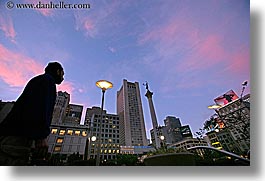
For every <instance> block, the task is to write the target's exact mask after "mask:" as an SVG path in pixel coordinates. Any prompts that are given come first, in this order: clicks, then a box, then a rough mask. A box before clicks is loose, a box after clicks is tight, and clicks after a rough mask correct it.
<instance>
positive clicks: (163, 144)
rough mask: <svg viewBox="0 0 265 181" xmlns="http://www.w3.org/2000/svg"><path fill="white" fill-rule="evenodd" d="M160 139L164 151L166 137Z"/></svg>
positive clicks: (161, 136)
mask: <svg viewBox="0 0 265 181" xmlns="http://www.w3.org/2000/svg"><path fill="white" fill-rule="evenodd" d="M159 138H160V140H161V147H162V149H164V148H165V142H164V140H165V136H163V135H160V136H159Z"/></svg>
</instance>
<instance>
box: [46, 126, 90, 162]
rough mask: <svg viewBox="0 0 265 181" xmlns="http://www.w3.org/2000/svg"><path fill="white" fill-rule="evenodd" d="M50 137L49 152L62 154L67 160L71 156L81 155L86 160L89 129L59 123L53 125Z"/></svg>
mask: <svg viewBox="0 0 265 181" xmlns="http://www.w3.org/2000/svg"><path fill="white" fill-rule="evenodd" d="M50 128H51V133H50V135H49V136H48V138H47V140H48V145H49V149H48V152H49V153H51V154H61V155H62V156H63V157H64V158H65V159H66V158H67V157H68V156H70V155H71V154H77V153H78V154H79V155H80V156H82V157H83V158H84V156H85V148H86V142H87V139H88V129H87V127H86V126H84V125H77V124H66V123H57V124H52V125H51V127H50Z"/></svg>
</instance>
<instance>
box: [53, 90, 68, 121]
mask: <svg viewBox="0 0 265 181" xmlns="http://www.w3.org/2000/svg"><path fill="white" fill-rule="evenodd" d="M69 102H70V94H68V93H67V92H62V91H59V92H57V96H56V100H55V105H54V110H53V117H52V124H56V123H62V122H63V120H64V118H65V116H66V110H67V107H68V105H69Z"/></svg>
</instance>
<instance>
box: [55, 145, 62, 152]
mask: <svg viewBox="0 0 265 181" xmlns="http://www.w3.org/2000/svg"><path fill="white" fill-rule="evenodd" d="M61 148H62V147H61V146H55V147H54V152H60V151H61Z"/></svg>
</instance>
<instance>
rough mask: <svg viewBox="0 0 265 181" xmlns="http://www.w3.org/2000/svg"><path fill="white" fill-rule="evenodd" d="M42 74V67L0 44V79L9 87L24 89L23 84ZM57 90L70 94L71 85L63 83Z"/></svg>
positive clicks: (67, 82)
mask: <svg viewBox="0 0 265 181" xmlns="http://www.w3.org/2000/svg"><path fill="white" fill-rule="evenodd" d="M42 73H44V65H42V64H40V63H38V62H37V61H36V60H34V59H32V58H30V57H27V56H25V55H23V54H21V53H17V52H12V51H10V50H8V49H7V48H5V47H4V46H3V45H2V44H0V79H2V80H3V81H4V82H5V83H7V84H8V85H9V86H11V87H24V86H25V84H26V83H27V82H28V81H29V80H30V78H32V77H33V76H36V75H38V74H42ZM57 90H61V91H66V92H68V93H70V94H71V93H72V92H73V91H74V86H73V83H71V82H69V81H63V83H62V84H61V85H59V86H57Z"/></svg>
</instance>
